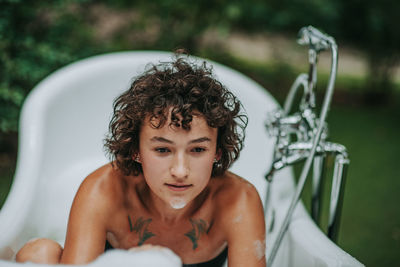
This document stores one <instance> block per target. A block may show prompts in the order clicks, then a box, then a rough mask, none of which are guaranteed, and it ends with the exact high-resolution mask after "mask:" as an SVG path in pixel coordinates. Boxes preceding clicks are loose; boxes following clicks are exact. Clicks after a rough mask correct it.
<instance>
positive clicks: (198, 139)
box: [139, 116, 218, 209]
mask: <svg viewBox="0 0 400 267" xmlns="http://www.w3.org/2000/svg"><path fill="white" fill-rule="evenodd" d="M190 126H191V128H190V130H184V129H182V128H181V127H175V126H172V125H170V119H169V120H168V121H167V122H166V123H165V124H164V125H163V127H160V128H158V129H156V128H154V127H152V126H151V124H150V121H149V120H147V122H146V123H143V126H142V128H141V131H140V135H139V140H140V143H139V158H140V162H141V164H142V168H143V176H144V179H145V180H146V182H147V184H148V186H149V187H150V189H151V191H152V193H154V194H155V195H156V196H157V197H158V198H159V199H161V200H162V201H163V202H165V203H166V204H169V205H170V206H171V207H172V208H174V209H181V208H183V207H185V206H186V204H188V203H189V202H190V201H192V200H193V199H194V198H195V197H197V196H198V195H199V194H200V193H201V192H202V191H203V189H204V188H205V187H206V186H207V184H208V182H209V180H210V178H211V172H212V167H213V162H214V159H215V158H216V157H217V155H216V146H217V134H218V130H217V129H216V128H211V127H209V126H208V125H207V122H206V120H205V119H204V118H203V117H201V116H193V120H192V122H191V124H190Z"/></svg>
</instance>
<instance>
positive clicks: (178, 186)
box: [165, 183, 193, 191]
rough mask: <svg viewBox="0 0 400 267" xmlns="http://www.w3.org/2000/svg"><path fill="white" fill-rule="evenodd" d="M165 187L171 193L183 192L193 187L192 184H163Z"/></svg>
mask: <svg viewBox="0 0 400 267" xmlns="http://www.w3.org/2000/svg"><path fill="white" fill-rule="evenodd" d="M165 185H166V186H167V187H168V188H169V189H170V190H172V191H185V190H188V189H189V188H191V187H192V186H193V185H192V184H168V183H165Z"/></svg>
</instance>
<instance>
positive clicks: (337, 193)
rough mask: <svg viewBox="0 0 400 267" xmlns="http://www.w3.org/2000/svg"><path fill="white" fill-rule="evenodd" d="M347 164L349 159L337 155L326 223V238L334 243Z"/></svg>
mask: <svg viewBox="0 0 400 267" xmlns="http://www.w3.org/2000/svg"><path fill="white" fill-rule="evenodd" d="M349 163H350V161H349V159H348V158H347V157H344V156H343V155H338V156H337V157H336V159H335V168H334V170H333V179H332V190H331V200H330V204H329V221H328V237H329V238H330V239H331V240H332V241H334V242H335V243H336V242H337V239H338V233H339V223H340V215H341V213H342V205H343V196H344V185H345V181H346V175H347V169H348V165H349Z"/></svg>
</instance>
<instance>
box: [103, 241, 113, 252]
mask: <svg viewBox="0 0 400 267" xmlns="http://www.w3.org/2000/svg"><path fill="white" fill-rule="evenodd" d="M110 249H114V248H113V246H111V244H110V243H109V242H108V241H107V240H106V244H105V246H104V252H106V251H107V250H110Z"/></svg>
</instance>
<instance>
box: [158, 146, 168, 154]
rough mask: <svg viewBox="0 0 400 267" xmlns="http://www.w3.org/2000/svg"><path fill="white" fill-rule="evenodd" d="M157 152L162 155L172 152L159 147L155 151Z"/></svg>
mask: <svg viewBox="0 0 400 267" xmlns="http://www.w3.org/2000/svg"><path fill="white" fill-rule="evenodd" d="M155 151H157V152H158V153H160V154H164V153H168V152H170V150H169V149H168V148H166V147H157V148H156V149H155Z"/></svg>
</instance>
